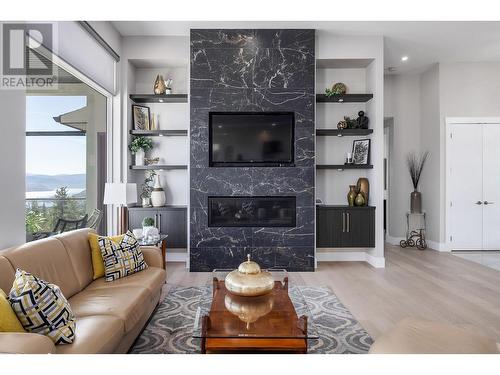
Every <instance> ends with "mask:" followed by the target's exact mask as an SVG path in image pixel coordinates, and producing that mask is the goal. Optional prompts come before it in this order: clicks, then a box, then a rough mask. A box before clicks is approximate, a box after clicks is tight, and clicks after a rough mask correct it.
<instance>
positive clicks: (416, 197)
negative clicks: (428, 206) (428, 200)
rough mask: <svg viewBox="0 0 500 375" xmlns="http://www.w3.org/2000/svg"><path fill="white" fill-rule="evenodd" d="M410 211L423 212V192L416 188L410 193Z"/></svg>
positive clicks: (413, 212) (414, 212)
mask: <svg viewBox="0 0 500 375" xmlns="http://www.w3.org/2000/svg"><path fill="white" fill-rule="evenodd" d="M410 212H411V213H412V214H419V213H421V212H422V193H420V192H419V191H417V190H414V191H412V192H411V194H410Z"/></svg>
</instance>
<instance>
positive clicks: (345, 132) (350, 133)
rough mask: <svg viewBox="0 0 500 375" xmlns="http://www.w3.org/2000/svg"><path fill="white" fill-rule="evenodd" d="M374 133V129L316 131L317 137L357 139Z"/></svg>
mask: <svg viewBox="0 0 500 375" xmlns="http://www.w3.org/2000/svg"><path fill="white" fill-rule="evenodd" d="M372 133H373V129H316V135H323V136H336V137H356V136H359V135H368V134H372Z"/></svg>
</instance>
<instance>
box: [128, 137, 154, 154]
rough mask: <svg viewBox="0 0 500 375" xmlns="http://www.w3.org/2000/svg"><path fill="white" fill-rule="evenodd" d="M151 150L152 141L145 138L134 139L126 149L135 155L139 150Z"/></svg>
mask: <svg viewBox="0 0 500 375" xmlns="http://www.w3.org/2000/svg"><path fill="white" fill-rule="evenodd" d="M152 148H153V140H152V139H151V138H147V137H135V138H134V140H133V141H132V142H130V144H129V145H128V149H129V150H130V152H132V154H135V153H137V152H138V151H139V150H141V149H142V150H144V151H148V150H151V149H152Z"/></svg>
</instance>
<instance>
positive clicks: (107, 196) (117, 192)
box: [104, 182, 137, 205]
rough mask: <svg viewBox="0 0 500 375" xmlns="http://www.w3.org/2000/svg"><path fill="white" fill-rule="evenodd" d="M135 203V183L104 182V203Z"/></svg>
mask: <svg viewBox="0 0 500 375" xmlns="http://www.w3.org/2000/svg"><path fill="white" fill-rule="evenodd" d="M129 203H137V184H126V183H121V182H120V183H106V185H105V186H104V204H123V205H127V204H129Z"/></svg>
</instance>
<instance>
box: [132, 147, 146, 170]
mask: <svg viewBox="0 0 500 375" xmlns="http://www.w3.org/2000/svg"><path fill="white" fill-rule="evenodd" d="M145 154H146V153H145V152H144V150H143V149H142V148H141V149H139V150H138V151H137V152H136V153H135V155H134V157H135V165H138V166H140V165H144V156H145Z"/></svg>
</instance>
